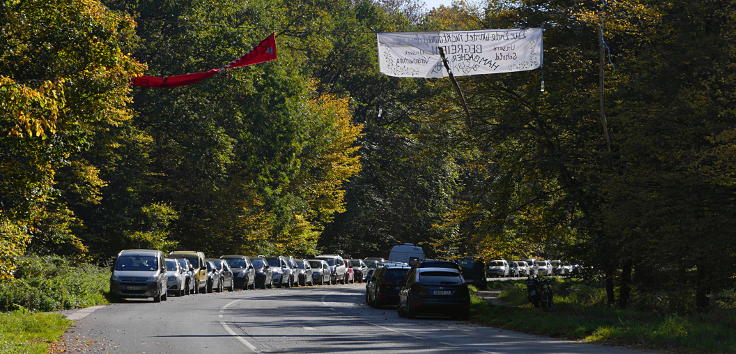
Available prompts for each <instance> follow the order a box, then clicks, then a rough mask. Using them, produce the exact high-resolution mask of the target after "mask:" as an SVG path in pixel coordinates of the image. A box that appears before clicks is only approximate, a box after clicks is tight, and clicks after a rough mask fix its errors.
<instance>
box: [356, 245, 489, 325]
mask: <svg viewBox="0 0 736 354" xmlns="http://www.w3.org/2000/svg"><path fill="white" fill-rule="evenodd" d="M482 265H483V264H482V263H481V262H474V261H472V260H470V259H465V260H460V261H443V260H433V259H425V260H420V261H417V262H413V263H412V264H411V265H409V264H408V263H402V262H381V263H379V264H378V267H377V268H376V269H375V271H370V272H369V275H368V279H367V283H366V292H365V301H366V303H367V304H368V305H370V306H372V307H385V306H396V308H397V311H398V313H399V316H402V317H409V318H413V317H415V316H417V315H419V314H428V313H430V314H436V313H441V314H449V315H451V316H452V317H454V318H457V319H467V318H468V316H469V313H470V292H469V291H468V285H469V284H476V285H477V284H478V283H479V282H480V281H481V280H479V279H478V278H479V277H478V275H479V274H484V273H485V271H484V268H483V266H482ZM482 281H483V282H485V277H484V276H483V280H482Z"/></svg>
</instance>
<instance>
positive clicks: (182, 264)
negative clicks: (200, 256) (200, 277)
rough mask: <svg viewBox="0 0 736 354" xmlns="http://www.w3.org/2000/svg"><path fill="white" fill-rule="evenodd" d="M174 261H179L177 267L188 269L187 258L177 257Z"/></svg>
mask: <svg viewBox="0 0 736 354" xmlns="http://www.w3.org/2000/svg"><path fill="white" fill-rule="evenodd" d="M176 261H177V262H179V268H181V269H184V270H189V267H187V260H186V259H184V258H178V259H177V260H176Z"/></svg>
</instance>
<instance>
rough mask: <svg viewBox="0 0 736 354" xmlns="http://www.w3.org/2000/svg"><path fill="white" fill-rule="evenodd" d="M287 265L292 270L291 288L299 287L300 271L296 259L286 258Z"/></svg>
mask: <svg viewBox="0 0 736 354" xmlns="http://www.w3.org/2000/svg"><path fill="white" fill-rule="evenodd" d="M286 264H288V265H289V268H291V286H299V269H298V268H297V266H296V259H294V257H291V256H289V257H286Z"/></svg>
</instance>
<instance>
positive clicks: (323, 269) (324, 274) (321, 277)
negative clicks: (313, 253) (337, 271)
mask: <svg viewBox="0 0 736 354" xmlns="http://www.w3.org/2000/svg"><path fill="white" fill-rule="evenodd" d="M307 262H308V263H309V265H310V266H311V267H312V282H313V283H314V284H319V285H323V284H325V283H327V284H330V282H331V281H332V272H331V271H330V266H329V265H328V264H327V262H326V261H325V260H324V259H310V260H307Z"/></svg>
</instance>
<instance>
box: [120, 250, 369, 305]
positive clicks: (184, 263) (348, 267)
mask: <svg viewBox="0 0 736 354" xmlns="http://www.w3.org/2000/svg"><path fill="white" fill-rule="evenodd" d="M369 265H375V261H374V260H371V259H367V260H365V261H364V260H361V259H343V258H342V257H341V256H339V255H320V256H317V257H315V258H314V259H295V258H294V257H286V256H275V257H264V256H258V257H247V256H242V255H224V256H221V257H220V258H206V257H205V255H204V253H203V252H197V251H174V252H171V253H169V255H168V257H165V255H164V254H163V253H162V252H161V251H157V250H124V251H121V252H120V253H119V254H118V255H117V257H116V259H115V262H114V266H113V272H112V276H111V278H110V290H111V294H112V295H113V296H115V297H117V298H148V297H151V298H153V300H154V301H155V302H159V301H162V300H164V301H165V300H166V298H167V296H168V295H169V294H171V295H175V296H183V295H188V294H197V293H211V292H213V291H220V292H222V291H224V290H225V289H227V290H230V291H233V290H235V289H255V288H260V289H266V288H272V287H274V286H275V287H293V286H306V285H317V284H320V285H322V284H337V283H341V284H347V283H354V282H363V281H364V279H365V277H366V275H367V274H368V269H369Z"/></svg>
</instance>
